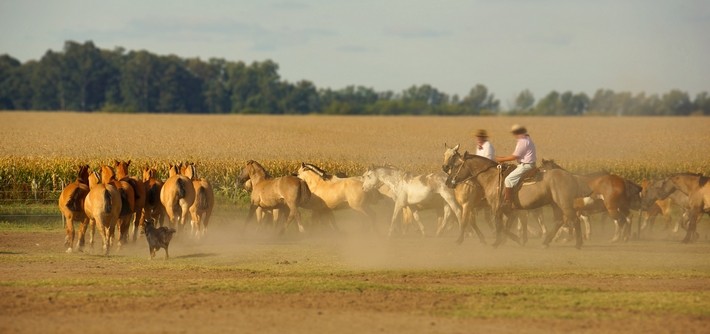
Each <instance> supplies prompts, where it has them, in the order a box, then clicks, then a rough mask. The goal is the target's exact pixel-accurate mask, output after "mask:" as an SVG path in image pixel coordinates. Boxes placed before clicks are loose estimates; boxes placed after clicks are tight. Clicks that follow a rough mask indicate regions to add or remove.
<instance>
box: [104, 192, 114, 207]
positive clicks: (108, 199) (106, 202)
mask: <svg viewBox="0 0 710 334" xmlns="http://www.w3.org/2000/svg"><path fill="white" fill-rule="evenodd" d="M112 202H113V198H112V197H111V192H110V191H108V189H104V213H111V211H112V210H113V203H112Z"/></svg>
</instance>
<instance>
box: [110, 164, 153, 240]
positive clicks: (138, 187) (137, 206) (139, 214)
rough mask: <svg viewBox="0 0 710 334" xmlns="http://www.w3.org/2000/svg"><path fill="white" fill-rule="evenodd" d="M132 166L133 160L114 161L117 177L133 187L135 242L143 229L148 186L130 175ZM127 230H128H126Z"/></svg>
mask: <svg viewBox="0 0 710 334" xmlns="http://www.w3.org/2000/svg"><path fill="white" fill-rule="evenodd" d="M129 166H131V160H128V161H118V160H116V161H115V162H114V167H115V168H116V178H117V179H118V180H119V181H121V182H124V181H125V182H128V183H129V184H130V185H131V187H133V195H134V197H133V198H134V200H133V212H134V213H135V215H134V216H133V242H136V239H137V238H138V231H139V230H140V231H143V230H144V228H143V224H144V220H145V217H143V208H144V207H145V201H146V191H147V189H146V186H145V184H144V183H143V182H142V181H140V180H138V179H137V178H135V177H131V176H128V167H129ZM126 232H127V231H126Z"/></svg>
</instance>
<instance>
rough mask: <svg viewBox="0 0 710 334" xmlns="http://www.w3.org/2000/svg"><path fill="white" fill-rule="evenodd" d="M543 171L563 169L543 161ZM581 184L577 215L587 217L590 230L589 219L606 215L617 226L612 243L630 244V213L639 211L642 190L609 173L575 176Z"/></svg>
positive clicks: (550, 162)
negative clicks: (600, 202)
mask: <svg viewBox="0 0 710 334" xmlns="http://www.w3.org/2000/svg"><path fill="white" fill-rule="evenodd" d="M540 168H541V169H545V170H549V169H561V170H565V169H564V168H562V167H561V166H560V165H558V164H557V163H555V161H554V160H545V159H543V160H542V166H541V167H540ZM573 175H574V176H575V178H576V179H577V182H578V190H579V191H578V195H577V196H576V197H577V198H578V200H577V201H576V205H575V207H576V209H577V211H578V214H580V215H583V216H585V218H583V220H584V221H585V223H586V225H587V227H588V226H589V222H588V218H586V217H588V216H589V215H590V214H592V213H595V212H601V211H606V212H607V213H608V215H609V217H611V219H613V220H614V224H615V226H616V229H615V233H614V237H613V238H612V239H611V241H612V242H616V241H618V240H619V239H620V238H621V239H622V240H624V241H628V238H629V235H630V232H631V219H630V215H631V212H630V210H631V209H638V208H639V205H640V197H639V194H640V193H641V186H639V185H637V184H635V183H633V182H631V181H629V180H626V179H624V178H622V177H621V176H618V175H614V174H609V173H606V172H599V173H593V174H588V175H577V174H573ZM596 200H601V201H602V202H603V206H601V205H598V204H596V203H595V202H596Z"/></svg>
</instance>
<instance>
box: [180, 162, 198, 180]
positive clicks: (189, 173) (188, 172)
mask: <svg viewBox="0 0 710 334" xmlns="http://www.w3.org/2000/svg"><path fill="white" fill-rule="evenodd" d="M180 174H182V175H185V176H186V177H187V178H188V179H190V180H194V179H196V178H197V169H196V168H195V164H194V163H192V162H189V163H186V164H185V166H183V167H182V168H181V170H180Z"/></svg>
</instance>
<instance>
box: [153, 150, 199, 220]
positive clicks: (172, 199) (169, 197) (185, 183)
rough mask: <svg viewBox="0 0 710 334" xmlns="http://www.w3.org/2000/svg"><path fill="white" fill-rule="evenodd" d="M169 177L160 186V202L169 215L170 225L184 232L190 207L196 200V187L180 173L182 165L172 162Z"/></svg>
mask: <svg viewBox="0 0 710 334" xmlns="http://www.w3.org/2000/svg"><path fill="white" fill-rule="evenodd" d="M168 171H169V177H168V179H167V180H165V183H164V184H163V187H162V188H160V202H161V203H162V204H163V208H164V209H165V214H166V215H167V216H168V221H169V222H170V226H169V227H172V228H174V229H175V230H177V231H178V232H182V227H183V226H184V225H185V220H187V215H188V214H189V212H190V207H191V206H192V204H193V203H194V202H195V187H194V186H193V185H192V181H191V180H190V179H189V178H187V177H186V176H184V175H180V166H178V165H173V164H170V169H169V170H168Z"/></svg>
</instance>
